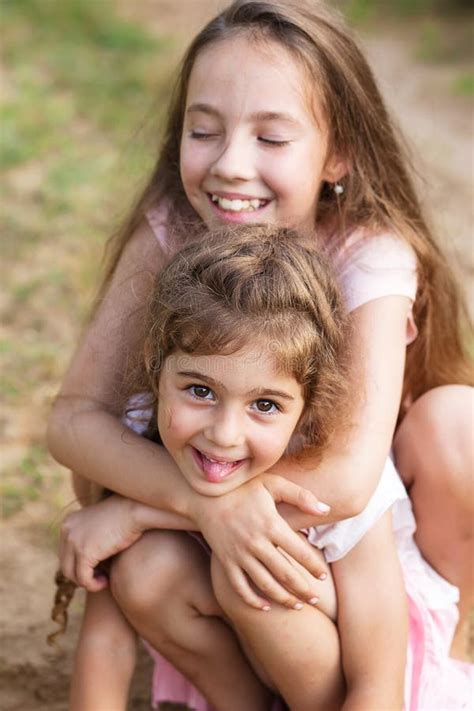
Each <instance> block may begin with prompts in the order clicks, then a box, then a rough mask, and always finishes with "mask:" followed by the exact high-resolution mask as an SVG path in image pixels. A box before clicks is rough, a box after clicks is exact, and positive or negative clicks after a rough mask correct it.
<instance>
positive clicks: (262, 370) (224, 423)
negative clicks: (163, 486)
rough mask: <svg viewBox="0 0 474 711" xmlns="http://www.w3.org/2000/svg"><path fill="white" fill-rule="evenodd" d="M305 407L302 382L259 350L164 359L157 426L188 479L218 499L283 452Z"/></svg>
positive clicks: (264, 467) (206, 493)
mask: <svg viewBox="0 0 474 711" xmlns="http://www.w3.org/2000/svg"><path fill="white" fill-rule="evenodd" d="M303 408H304V399H303V393H302V387H301V385H300V384H299V383H298V382H297V381H296V379H295V378H294V377H293V376H291V375H287V374H285V373H282V372H280V371H279V370H278V368H277V367H276V362H275V359H274V357H273V356H272V355H271V354H268V353H265V352H264V351H263V350H262V349H261V348H258V347H256V348H255V347H253V348H244V349H242V350H240V351H238V352H237V353H234V354H232V355H225V356H222V355H211V356H202V355H201V356H194V355H189V354H187V353H183V352H177V353H174V354H172V355H170V356H168V358H167V359H166V361H165V363H164V365H163V370H162V372H161V375H160V383H159V398H158V429H159V431H160V436H161V439H162V442H163V444H164V446H165V447H166V448H167V450H168V452H169V453H170V454H171V456H172V457H173V459H174V460H175V461H176V463H177V465H178V466H179V468H180V470H181V472H182V474H183V476H184V477H185V478H186V480H187V482H188V484H190V486H191V487H192V488H193V489H194V490H195V491H197V492H198V493H199V494H202V495H204V496H220V495H221V494H225V493H227V492H229V491H232V490H233V489H236V488H237V487H238V486H240V485H241V484H243V483H244V482H246V481H248V480H249V479H252V478H253V477H255V476H257V475H258V474H261V473H262V472H265V471H267V470H268V469H269V468H270V467H272V466H273V465H274V464H275V463H276V462H277V461H278V460H279V459H280V458H281V456H282V455H283V453H284V452H285V449H286V447H287V445H288V443H289V441H290V438H291V436H292V434H293V432H294V430H295V427H296V425H297V423H298V421H299V419H300V416H301V414H302V412H303Z"/></svg>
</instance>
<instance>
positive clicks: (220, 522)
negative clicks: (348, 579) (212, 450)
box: [192, 474, 329, 609]
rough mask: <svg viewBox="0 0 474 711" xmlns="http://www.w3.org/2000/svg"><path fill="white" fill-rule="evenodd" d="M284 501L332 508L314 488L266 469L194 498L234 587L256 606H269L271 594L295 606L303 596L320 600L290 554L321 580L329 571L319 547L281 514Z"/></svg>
mask: <svg viewBox="0 0 474 711" xmlns="http://www.w3.org/2000/svg"><path fill="white" fill-rule="evenodd" d="M280 502H286V503H287V504H291V505H292V506H295V507H296V508H298V509H299V510H300V511H303V512H305V513H307V514H308V513H309V514H313V515H315V516H318V517H320V516H321V514H323V513H327V512H328V511H329V507H328V506H326V505H325V504H322V503H320V502H318V500H317V498H316V497H315V496H314V495H313V494H312V493H311V492H310V491H308V490H307V489H303V488H302V487H301V486H299V485H298V484H295V483H293V482H291V481H289V480H287V479H284V478H283V477H280V476H278V475H276V474H263V475H261V476H259V477H258V478H256V479H253V480H251V481H249V482H248V483H247V484H244V485H243V486H241V487H239V488H238V489H236V490H235V491H232V492H230V493H229V494H225V495H223V496H219V497H216V498H214V497H212V498H210V497H205V496H201V497H196V499H195V500H194V503H193V512H192V517H193V518H194V520H195V521H196V524H197V525H198V527H199V530H200V531H201V532H202V534H203V536H204V537H205V539H206V541H207V542H208V544H209V545H210V547H211V548H212V550H213V552H214V553H215V555H216V556H217V558H218V559H219V560H220V562H221V563H222V565H223V567H224V570H225V572H226V574H227V576H228V578H229V581H230V582H231V584H232V586H233V588H234V589H235V591H236V592H237V593H238V594H239V595H240V596H241V597H242V598H243V600H244V601H245V602H246V603H247V604H249V605H250V606H251V607H255V608H257V609H268V607H269V599H271V600H274V601H275V602H278V603H280V604H282V605H285V606H286V607H290V608H295V609H298V605H301V601H305V602H309V603H310V604H315V598H316V599H317V596H318V593H317V588H316V586H315V585H313V586H312V585H311V584H310V582H309V581H308V576H304V575H303V574H302V572H301V571H299V570H298V568H297V566H295V565H293V564H292V562H291V561H290V560H289V559H288V558H287V556H290V557H291V558H293V559H294V560H295V561H296V562H297V563H299V564H300V565H302V566H303V568H305V569H306V570H307V571H308V572H309V573H311V574H312V575H313V576H314V577H316V578H318V579H319V580H323V579H324V578H325V577H326V575H327V568H326V567H325V565H324V564H323V563H322V562H321V559H320V556H318V555H317V552H316V551H315V550H314V549H313V548H312V546H310V545H309V544H308V543H307V542H306V541H305V540H303V539H302V537H301V536H300V535H299V534H298V533H296V532H295V531H293V530H292V529H291V528H290V526H289V525H288V524H287V523H286V521H285V520H284V519H283V518H282V517H281V516H280V515H279V513H278V511H277V509H276V504H278V503H280ZM254 586H256V587H257V588H258V591H261V592H263V594H264V595H265V596H266V597H267V598H268V599H265V598H264V597H262V596H261V595H259V594H258V591H256V590H255V589H254Z"/></svg>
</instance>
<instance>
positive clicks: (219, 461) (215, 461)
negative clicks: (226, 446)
mask: <svg viewBox="0 0 474 711" xmlns="http://www.w3.org/2000/svg"><path fill="white" fill-rule="evenodd" d="M202 456H203V457H204V459H207V461H208V462H212V463H213V464H235V462H223V461H221V460H220V459H211V458H210V457H208V456H207V455H206V454H203V455H202Z"/></svg>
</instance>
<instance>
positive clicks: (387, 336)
mask: <svg viewBox="0 0 474 711" xmlns="http://www.w3.org/2000/svg"><path fill="white" fill-rule="evenodd" d="M410 304H411V302H410V300H409V299H407V298H406V297H403V296H386V297H383V298H380V299H376V300H374V301H371V302H369V303H367V304H365V305H363V306H360V307H359V308H358V309H356V310H355V311H354V312H353V314H352V321H353V329H352V333H353V335H352V354H351V358H352V372H351V378H352V386H351V389H352V392H353V398H352V399H351V400H350V401H349V402H348V403H347V408H348V409H349V408H350V409H351V411H352V412H351V420H352V425H351V426H350V428H349V430H348V431H347V432H344V431H342V432H341V433H339V436H336V437H335V439H334V441H333V443H332V445H331V447H330V448H329V449H328V451H327V452H326V453H325V455H324V457H323V459H322V461H321V462H320V463H318V464H316V463H315V465H314V467H312V466H311V462H307V463H305V465H304V467H303V466H297V465H293V464H287V462H285V461H284V460H281V461H280V462H279V463H278V464H277V466H276V467H275V469H274V471H276V472H278V473H279V474H280V475H281V476H286V477H288V478H289V479H291V480H293V481H297V482H298V483H300V484H301V485H302V486H304V487H305V488H307V489H308V490H309V491H313V492H314V493H315V494H317V496H318V498H320V499H321V500H322V501H325V502H327V503H328V504H330V505H331V511H330V513H329V515H328V517H327V518H326V519H325V520H322V519H321V520H318V521H317V523H326V522H327V521H331V520H341V519H344V518H349V517H351V516H355V515H357V514H358V513H360V512H361V511H362V510H363V509H364V508H365V506H366V504H367V502H368V500H369V499H370V497H371V495H372V494H373V492H374V490H375V487H376V486H377V483H378V481H379V478H380V474H381V472H382V469H383V465H384V462H385V459H386V458H387V456H388V454H389V451H390V447H391V443H392V438H393V433H394V430H395V425H396V421H397V416H398V412H399V409H400V398H401V392H402V385H403V372H404V366H405V352H406V323H407V314H408V311H409V308H410ZM336 482H337V483H336ZM280 511H281V513H282V515H284V516H285V518H286V519H287V520H288V521H289V522H290V524H291V525H292V527H302V526H305V525H308V519H307V518H302V517H301V516H300V515H299V514H298V512H296V511H294V510H292V509H288V508H287V507H284V506H282V507H281V508H280Z"/></svg>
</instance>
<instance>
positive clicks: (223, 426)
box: [204, 407, 245, 448]
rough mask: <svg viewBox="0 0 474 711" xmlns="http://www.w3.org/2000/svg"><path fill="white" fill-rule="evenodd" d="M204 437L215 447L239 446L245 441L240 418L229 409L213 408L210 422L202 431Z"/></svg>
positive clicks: (242, 423) (233, 410)
mask: <svg viewBox="0 0 474 711" xmlns="http://www.w3.org/2000/svg"><path fill="white" fill-rule="evenodd" d="M204 436H205V437H206V438H207V439H208V440H209V442H212V443H213V444H215V445H216V446H217V447H222V448H230V447H237V446H240V445H242V444H243V442H244V439H245V432H244V422H243V420H242V417H241V416H240V414H239V413H238V412H236V411H235V409H233V408H231V407H227V408H215V409H214V413H213V417H212V420H211V421H210V422H208V423H207V427H206V428H205V430H204Z"/></svg>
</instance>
